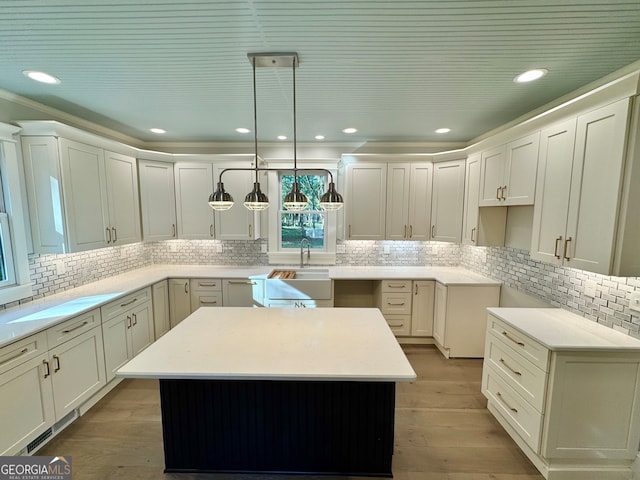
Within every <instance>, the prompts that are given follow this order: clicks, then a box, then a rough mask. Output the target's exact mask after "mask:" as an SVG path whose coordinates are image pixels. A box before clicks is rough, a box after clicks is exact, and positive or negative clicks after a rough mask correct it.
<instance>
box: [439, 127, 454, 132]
mask: <svg viewBox="0 0 640 480" xmlns="http://www.w3.org/2000/svg"><path fill="white" fill-rule="evenodd" d="M450 131H451V129H450V128H446V127H443V128H439V129H437V130H436V131H435V132H436V133H449V132H450Z"/></svg>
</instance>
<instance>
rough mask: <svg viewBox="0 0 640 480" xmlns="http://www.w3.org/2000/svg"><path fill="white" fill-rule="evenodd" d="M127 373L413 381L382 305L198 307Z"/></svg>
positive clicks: (167, 376) (126, 367) (125, 371)
mask: <svg viewBox="0 0 640 480" xmlns="http://www.w3.org/2000/svg"><path fill="white" fill-rule="evenodd" d="M117 376H120V377H127V378H162V379H177V378H180V379H227V380H240V379H241V380H324V381H335V380H338V381H372V382H373V381H392V382H396V381H412V380H415V378H416V374H415V372H414V371H413V369H412V368H411V365H410V364H409V361H408V360H407V358H406V356H405V355H404V353H403V351H402V349H401V348H400V345H399V344H398V341H397V340H396V338H395V337H394V335H393V333H392V332H391V329H390V328H389V326H388V325H387V322H386V321H385V319H384V317H383V316H382V314H381V313H380V311H379V310H378V309H376V308H335V309H332V308H318V309H294V308H238V307H227V308H225V307H221V308H212V307H207V308H200V309H198V310H197V311H196V312H195V313H193V314H192V315H190V316H189V317H187V318H186V319H185V320H183V321H182V322H180V323H179V324H178V325H177V326H176V327H175V328H173V329H171V330H170V331H169V332H168V333H166V334H165V335H164V336H162V337H161V338H160V339H158V340H157V341H156V342H155V343H153V344H152V345H151V346H149V347H148V348H147V349H146V350H144V351H143V352H141V353H140V354H138V355H137V356H136V357H135V358H134V359H133V360H131V361H130V362H129V363H127V364H126V365H124V366H123V367H122V368H120V370H119V371H118V372H117Z"/></svg>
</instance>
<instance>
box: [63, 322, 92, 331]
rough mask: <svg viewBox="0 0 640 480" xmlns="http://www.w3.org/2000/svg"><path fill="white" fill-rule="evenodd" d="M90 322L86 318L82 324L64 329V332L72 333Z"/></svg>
mask: <svg viewBox="0 0 640 480" xmlns="http://www.w3.org/2000/svg"><path fill="white" fill-rule="evenodd" d="M88 324H89V322H88V321H86V320H85V321H84V322H82V323H81V324H80V325H76V326H75V327H73V328H70V329H68V330H62V333H71V332H73V331H75V330H78V329H80V328H82V327H84V326H85V325H88Z"/></svg>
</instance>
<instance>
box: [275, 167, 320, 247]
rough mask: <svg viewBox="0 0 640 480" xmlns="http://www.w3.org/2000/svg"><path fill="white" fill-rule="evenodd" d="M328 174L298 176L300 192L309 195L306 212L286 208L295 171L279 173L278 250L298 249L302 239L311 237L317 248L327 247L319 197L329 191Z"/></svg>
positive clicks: (312, 245) (310, 242)
mask: <svg viewBox="0 0 640 480" xmlns="http://www.w3.org/2000/svg"><path fill="white" fill-rule="evenodd" d="M326 184H327V181H326V175H314V174H305V175H298V185H299V186H300V191H301V192H302V193H303V194H304V195H305V196H306V197H307V200H308V201H309V206H308V207H307V209H306V210H304V211H303V212H290V211H288V210H284V209H283V207H282V204H283V202H284V197H285V196H286V195H287V194H288V193H289V192H290V191H291V186H292V185H293V174H290V173H286V174H282V175H281V176H280V213H279V214H280V228H279V231H280V235H279V237H280V241H279V247H280V248H279V249H280V250H285V249H291V248H295V249H299V248H300V242H301V241H302V239H303V238H307V239H309V245H310V248H311V249H314V250H323V251H324V250H326V241H325V236H326V235H325V225H326V212H325V211H324V210H323V209H321V208H320V197H321V196H322V194H323V193H324V192H325V191H326Z"/></svg>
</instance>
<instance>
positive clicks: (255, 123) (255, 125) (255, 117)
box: [251, 57, 258, 183]
mask: <svg viewBox="0 0 640 480" xmlns="http://www.w3.org/2000/svg"><path fill="white" fill-rule="evenodd" d="M251 63H252V64H253V134H254V135H253V146H254V151H255V152H256V159H255V165H254V166H255V169H256V183H258V103H257V101H256V57H253V58H252V61H251Z"/></svg>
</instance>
